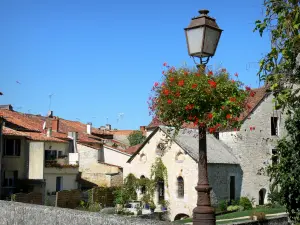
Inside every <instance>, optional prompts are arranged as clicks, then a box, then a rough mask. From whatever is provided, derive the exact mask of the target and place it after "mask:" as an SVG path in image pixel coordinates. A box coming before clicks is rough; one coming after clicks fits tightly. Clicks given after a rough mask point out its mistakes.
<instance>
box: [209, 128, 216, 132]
mask: <svg viewBox="0 0 300 225" xmlns="http://www.w3.org/2000/svg"><path fill="white" fill-rule="evenodd" d="M215 130H216V129H215V128H214V127H210V128H208V132H209V133H214V132H215Z"/></svg>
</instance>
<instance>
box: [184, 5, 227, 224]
mask: <svg viewBox="0 0 300 225" xmlns="http://www.w3.org/2000/svg"><path fill="white" fill-rule="evenodd" d="M199 13H200V15H199V16H198V17H195V18H193V19H192V21H191V23H190V25H189V26H188V27H187V28H185V29H184V30H185V35H186V41H187V46H188V52H189V55H190V56H192V57H193V58H194V57H197V58H199V59H200V64H197V67H198V69H199V70H200V71H201V72H204V70H205V64H207V63H208V61H209V59H210V58H211V57H212V56H214V54H215V52H216V48H217V45H218V43H219V39H220V36H221V33H222V30H221V29H220V28H219V27H218V25H217V23H216V20H215V19H213V18H211V17H209V16H208V15H207V14H208V13H209V11H208V10H200V11H199ZM198 130H199V161H198V183H197V186H196V190H197V192H198V199H197V206H196V208H194V210H193V225H215V224H216V217H215V210H214V208H213V207H211V202H210V191H211V187H209V184H208V176H207V146H206V127H203V126H198Z"/></svg>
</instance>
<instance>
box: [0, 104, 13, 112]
mask: <svg viewBox="0 0 300 225" xmlns="http://www.w3.org/2000/svg"><path fill="white" fill-rule="evenodd" d="M0 109H8V110H9V111H14V109H13V107H12V105H10V104H9V105H0Z"/></svg>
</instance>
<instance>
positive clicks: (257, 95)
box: [147, 87, 268, 129]
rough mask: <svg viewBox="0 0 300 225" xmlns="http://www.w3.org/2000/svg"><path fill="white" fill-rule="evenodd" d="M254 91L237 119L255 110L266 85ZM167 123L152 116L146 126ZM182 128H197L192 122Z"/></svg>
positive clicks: (264, 93) (242, 118)
mask: <svg viewBox="0 0 300 225" xmlns="http://www.w3.org/2000/svg"><path fill="white" fill-rule="evenodd" d="M252 90H253V91H254V92H255V95H254V97H251V96H249V98H248V99H247V103H248V105H249V109H248V108H247V109H245V111H244V112H243V113H242V114H241V115H240V117H239V121H243V120H245V119H246V118H248V116H249V114H250V113H251V112H252V111H253V110H255V108H256V107H257V106H258V105H259V103H260V102H261V101H262V100H263V99H264V97H265V96H266V94H267V90H268V88H267V87H261V88H255V89H252ZM164 125H167V124H164V123H163V122H161V121H160V120H159V119H157V118H154V119H153V120H152V121H151V122H150V124H149V125H148V126H147V128H148V129H149V128H150V129H151V128H156V127H158V126H164ZM182 128H190V129H195V128H197V126H195V125H194V124H192V123H184V124H183V126H182Z"/></svg>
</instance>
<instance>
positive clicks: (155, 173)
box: [150, 157, 168, 185]
mask: <svg viewBox="0 0 300 225" xmlns="http://www.w3.org/2000/svg"><path fill="white" fill-rule="evenodd" d="M150 178H151V179H153V181H154V182H155V183H157V182H158V181H159V180H164V182H165V184H166V185H168V170H167V167H166V166H165V165H164V163H163V162H162V160H161V158H160V157H157V158H156V159H155V162H154V163H153V164H152V166H151V173H150Z"/></svg>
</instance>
